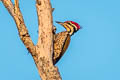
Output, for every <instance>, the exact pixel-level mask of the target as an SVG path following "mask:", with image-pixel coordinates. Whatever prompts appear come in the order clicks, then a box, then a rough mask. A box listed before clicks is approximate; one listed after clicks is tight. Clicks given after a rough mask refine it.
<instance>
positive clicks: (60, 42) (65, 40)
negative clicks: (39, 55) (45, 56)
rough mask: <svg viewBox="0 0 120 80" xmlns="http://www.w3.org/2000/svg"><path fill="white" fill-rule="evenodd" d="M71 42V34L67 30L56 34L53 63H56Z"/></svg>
mask: <svg viewBox="0 0 120 80" xmlns="http://www.w3.org/2000/svg"><path fill="white" fill-rule="evenodd" d="M69 43H70V35H69V34H68V32H67V31H64V32H60V33H58V34H56V35H55V36H54V53H53V63H54V64H56V63H57V62H58V61H59V60H60V58H61V57H62V55H63V54H64V53H65V51H66V49H67V48H68V46H69Z"/></svg>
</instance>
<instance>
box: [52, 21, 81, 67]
mask: <svg viewBox="0 0 120 80" xmlns="http://www.w3.org/2000/svg"><path fill="white" fill-rule="evenodd" d="M56 23H58V24H60V25H61V26H63V27H64V28H65V29H66V30H65V31H62V32H60V33H57V34H55V35H54V42H53V48H54V50H53V58H52V59H53V64H54V65H55V64H56V63H57V62H58V61H59V60H60V59H61V57H62V56H63V54H64V53H65V51H66V50H67V48H68V46H69V44H70V40H71V36H72V35H73V34H74V33H76V32H77V31H78V30H79V29H80V25H79V24H78V23H76V22H74V21H65V22H59V21H56Z"/></svg>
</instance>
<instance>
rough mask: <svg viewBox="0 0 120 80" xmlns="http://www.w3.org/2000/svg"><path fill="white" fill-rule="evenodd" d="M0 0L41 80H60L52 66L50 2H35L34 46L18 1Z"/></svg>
mask: <svg viewBox="0 0 120 80" xmlns="http://www.w3.org/2000/svg"><path fill="white" fill-rule="evenodd" d="M14 2H15V4H13V3H12V2H11V0H2V3H3V4H4V6H5V7H6V9H7V10H8V11H9V13H10V14H11V16H12V17H13V19H14V21H15V23H16V26H17V29H18V32H19V36H20V39H21V40H22V42H23V43H24V45H25V46H26V48H27V50H28V51H29V52H30V53H31V55H32V56H33V59H34V61H35V64H36V66H37V68H38V72H39V74H40V77H41V79H42V80H61V77H60V73H59V71H58V68H57V67H55V66H54V65H53V61H52V55H53V33H52V28H53V21H52V7H51V4H50V0H36V8H37V14H38V23H39V33H38V35H39V37H38V43H37V45H34V44H33V42H32V40H31V38H30V35H29V33H28V30H27V28H26V25H25V23H24V20H23V16H22V13H21V11H20V8H19V0H15V1H14Z"/></svg>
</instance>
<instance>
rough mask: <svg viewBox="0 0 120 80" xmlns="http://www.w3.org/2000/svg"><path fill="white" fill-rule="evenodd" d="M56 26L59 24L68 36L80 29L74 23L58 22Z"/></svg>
mask: <svg viewBox="0 0 120 80" xmlns="http://www.w3.org/2000/svg"><path fill="white" fill-rule="evenodd" d="M56 22H57V23H58V24H61V25H62V26H63V27H64V28H65V29H66V30H67V31H68V33H69V34H70V35H73V34H74V33H75V32H77V31H78V30H79V29H80V25H79V24H78V23H76V22H74V21H65V22H58V21H56Z"/></svg>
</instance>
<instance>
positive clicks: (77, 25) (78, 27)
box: [65, 21, 80, 30]
mask: <svg viewBox="0 0 120 80" xmlns="http://www.w3.org/2000/svg"><path fill="white" fill-rule="evenodd" d="M65 22H66V23H68V22H71V23H72V24H74V25H75V26H76V27H77V30H79V29H80V25H79V24H78V23H76V22H74V21H65Z"/></svg>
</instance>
